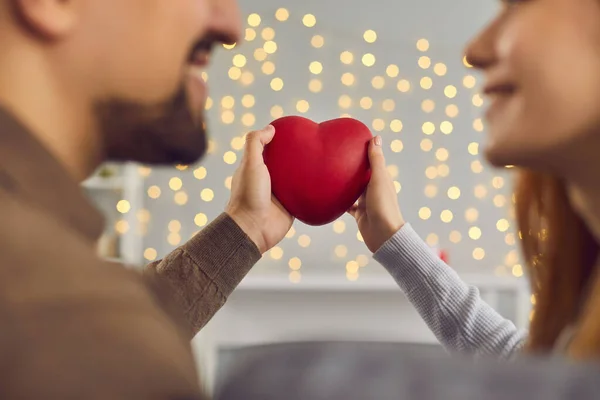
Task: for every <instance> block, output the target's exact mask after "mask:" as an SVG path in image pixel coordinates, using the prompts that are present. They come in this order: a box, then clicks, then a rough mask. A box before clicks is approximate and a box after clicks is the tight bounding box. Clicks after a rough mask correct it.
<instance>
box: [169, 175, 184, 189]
mask: <svg viewBox="0 0 600 400" xmlns="http://www.w3.org/2000/svg"><path fill="white" fill-rule="evenodd" d="M182 186H183V182H182V181H181V179H180V178H177V177H173V178H171V179H170V180H169V187H170V188H171V190H175V191H177V190H179V189H181V187H182Z"/></svg>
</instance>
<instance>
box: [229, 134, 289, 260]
mask: <svg viewBox="0 0 600 400" xmlns="http://www.w3.org/2000/svg"><path fill="white" fill-rule="evenodd" d="M274 135H275V128H274V127H273V126H271V125H269V126H267V127H266V128H265V129H263V130H260V131H255V132H250V133H249V134H248V135H247V136H246V146H245V149H244V156H243V158H242V161H241V164H240V166H239V167H238V169H237V170H236V172H235V174H234V175H233V181H232V183H231V198H230V199H229V203H228V204H227V208H226V210H225V211H226V212H227V214H229V216H230V217H231V218H232V219H233V220H234V221H235V222H236V223H237V224H238V225H239V226H240V228H242V230H243V231H244V232H246V234H247V235H248V236H249V237H250V239H252V241H253V242H254V243H255V244H256V246H257V247H258V249H259V250H260V252H261V253H265V252H266V251H268V250H269V249H271V248H272V247H273V246H275V245H276V244H277V243H279V242H280V241H281V240H282V239H283V238H284V237H285V235H286V233H287V232H288V231H289V230H290V228H291V226H292V223H293V222H294V218H293V217H292V216H291V215H290V214H289V213H288V212H287V211H286V210H285V208H283V206H282V205H281V204H280V203H279V202H278V201H277V199H275V197H273V195H272V194H271V177H270V176H269V171H268V169H267V166H266V165H265V163H264V160H263V149H264V146H265V145H267V144H268V143H270V142H271V140H273V137H274Z"/></svg>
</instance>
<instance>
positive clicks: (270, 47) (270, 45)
mask: <svg viewBox="0 0 600 400" xmlns="http://www.w3.org/2000/svg"><path fill="white" fill-rule="evenodd" d="M263 49H264V50H265V53H267V54H274V53H275V52H276V51H277V43H275V42H274V41H272V40H269V41H267V42H265V44H264V45H263Z"/></svg>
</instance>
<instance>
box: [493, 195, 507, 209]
mask: <svg viewBox="0 0 600 400" xmlns="http://www.w3.org/2000/svg"><path fill="white" fill-rule="evenodd" d="M494 205H495V206H496V207H498V208H500V207H504V206H505V205H506V197H504V196H502V195H501V194H497V195H495V196H494Z"/></svg>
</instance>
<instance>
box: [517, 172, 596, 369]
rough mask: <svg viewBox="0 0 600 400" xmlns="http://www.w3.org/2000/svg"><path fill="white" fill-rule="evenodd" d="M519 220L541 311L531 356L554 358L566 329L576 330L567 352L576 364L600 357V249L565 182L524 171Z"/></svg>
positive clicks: (536, 319)
mask: <svg viewBox="0 0 600 400" xmlns="http://www.w3.org/2000/svg"><path fill="white" fill-rule="evenodd" d="M518 178H519V179H518V181H517V186H516V193H515V195H516V198H515V199H516V215H517V220H518V223H519V229H520V232H519V236H520V237H521V239H522V247H523V256H524V258H525V264H526V265H527V268H528V272H529V276H530V278H531V287H532V292H533V294H534V296H535V307H534V312H533V316H532V320H531V326H530V331H529V341H528V343H527V351H528V352H530V353H548V352H550V351H552V349H553V347H554V346H555V344H556V340H557V339H558V337H559V335H560V334H561V332H562V331H563V329H564V328H565V327H567V326H568V325H571V324H575V325H576V329H577V331H576V334H575V336H574V338H573V340H572V342H571V343H570V345H569V347H568V349H567V355H568V356H569V357H572V358H575V359H582V358H592V357H594V358H595V357H598V356H600V275H598V274H596V272H595V268H594V267H595V263H596V259H597V256H598V244H597V242H596V241H595V240H594V238H593V236H592V234H591V233H590V231H589V229H588V228H587V227H586V225H585V223H584V222H583V220H582V219H581V218H580V217H579V215H577V213H576V212H575V210H574V209H573V206H572V205H571V203H570V202H569V197H568V195H567V188H566V186H565V183H564V182H563V181H561V180H560V179H558V178H556V177H553V176H551V175H547V174H542V173H538V172H532V171H521V172H520V175H519V177H518Z"/></svg>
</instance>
